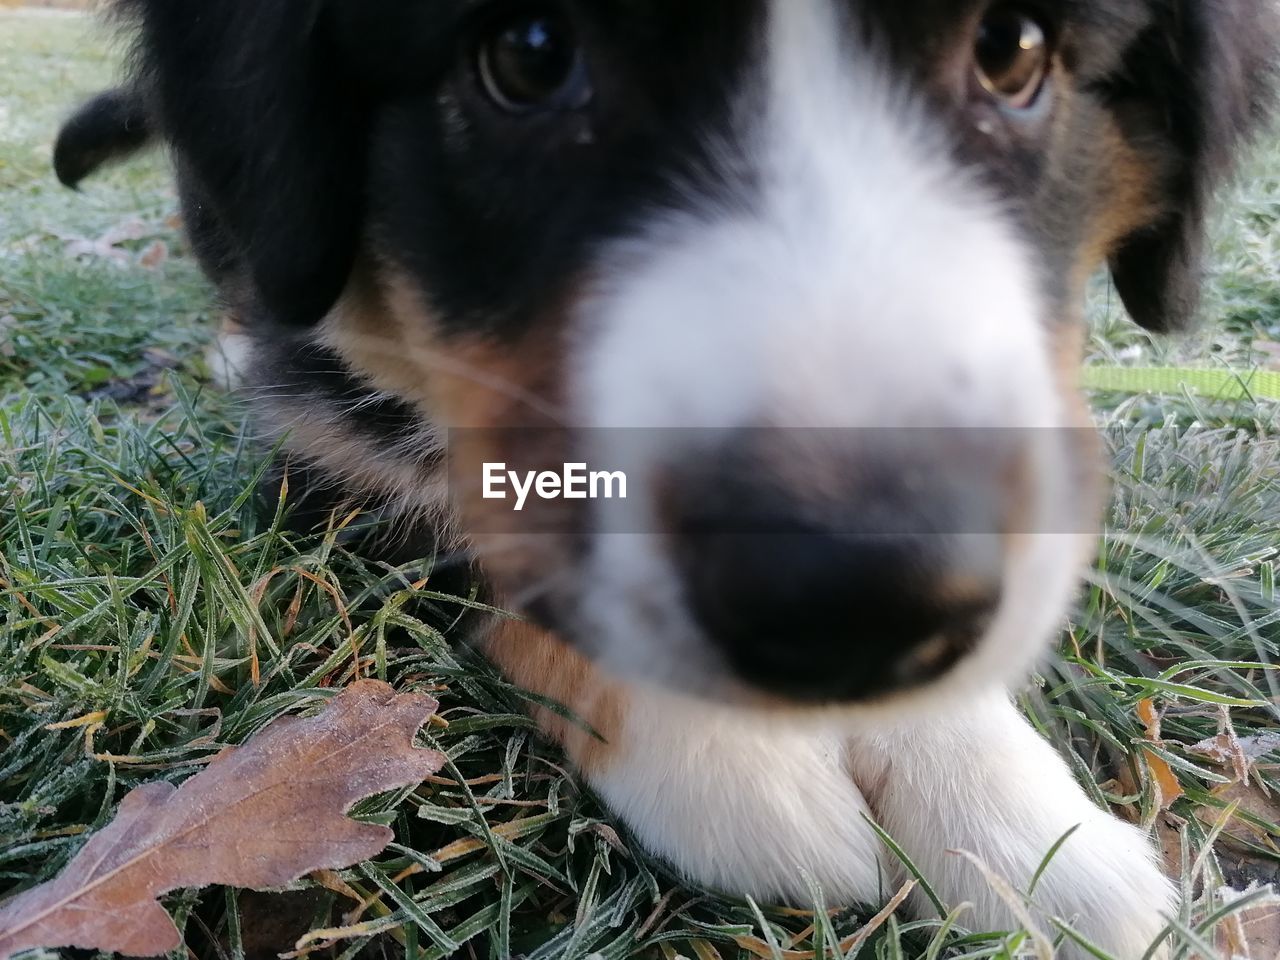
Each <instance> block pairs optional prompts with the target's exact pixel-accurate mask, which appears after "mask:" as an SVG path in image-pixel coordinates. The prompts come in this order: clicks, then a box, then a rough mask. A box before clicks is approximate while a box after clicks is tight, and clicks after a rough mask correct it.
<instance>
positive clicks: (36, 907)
mask: <svg viewBox="0 0 1280 960" xmlns="http://www.w3.org/2000/svg"><path fill="white" fill-rule="evenodd" d="M436 706H437V704H436V702H435V700H433V699H432V698H431V697H428V696H426V695H424V694H401V695H397V694H396V693H395V691H394V690H393V689H392V688H391V687H389V686H387V685H386V684H384V683H379V682H376V681H372V680H366V681H361V682H359V683H356V684H353V685H352V686H350V687H347V688H346V689H344V690H343V691H342V692H341V693H339V694H338V695H337V696H335V697H334V698H333V699H332V700H330V701H329V703H328V704H327V705H326V706H325V709H324V710H323V711H322V712H321V713H319V714H317V715H316V716H314V717H308V718H298V717H282V718H280V719H279V720H276V721H275V722H274V723H272V724H270V725H269V726H267V727H266V728H265V729H264V730H262V731H261V732H260V733H258V734H257V735H256V736H254V737H252V738H250V739H249V741H248V742H247V743H245V744H244V745H243V746H240V747H229V748H227V749H226V750H223V751H222V752H221V753H219V754H218V755H217V756H216V757H215V758H214V759H213V761H212V762H211V763H210V764H209V765H208V766H207V767H206V768H205V769H204V770H203V771H201V772H200V773H198V774H196V775H195V776H194V777H192V778H191V779H189V780H187V781H186V782H185V783H183V784H182V785H181V786H180V787H176V788H175V787H174V786H173V785H172V784H168V783H150V784H147V785H145V786H142V787H138V788H137V789H135V790H133V791H132V792H131V793H129V794H128V795H127V796H126V797H125V798H124V800H123V801H122V802H121V804H120V808H119V810H118V812H117V813H116V816H115V818H114V819H113V820H112V821H111V822H110V823H109V824H108V825H107V826H106V827H104V828H103V829H102V830H100V831H99V832H98V833H97V834H95V835H94V836H93V837H91V838H90V839H89V841H88V842H87V843H86V844H85V845H84V847H83V848H82V849H81V850H80V852H79V853H78V854H76V856H75V857H74V858H73V859H72V860H71V862H70V863H68V864H67V866H66V868H65V869H63V871H62V872H61V873H60V874H59V875H58V876H57V877H55V878H54V879H52V880H50V881H48V882H47V883H43V884H41V885H40V886H38V887H34V888H32V889H30V890H28V891H26V892H25V893H20V894H18V895H17V896H16V897H14V898H12V899H10V900H9V901H7V902H6V903H4V904H0V958H7V957H9V956H11V955H13V954H14V953H16V952H18V951H20V950H26V949H29V948H32V947H82V948H84V949H90V950H104V951H109V952H114V953H121V954H127V955H130V956H155V955H158V954H163V953H168V952H169V951H171V950H175V949H177V948H179V947H181V946H182V939H181V936H180V935H179V933H178V929H177V928H176V927H175V926H174V925H173V921H172V920H170V919H169V915H168V914H167V913H166V912H165V910H164V908H163V907H161V906H160V904H159V903H158V902H157V898H158V897H160V896H163V895H164V894H165V893H168V892H170V891H172V890H178V889H187V888H193V887H203V886H207V885H210V884H220V885H224V886H234V887H248V888H253V889H269V888H273V887H280V886H284V885H285V884H287V883H291V882H293V881H294V880H297V879H298V878H299V877H302V876H305V875H306V874H308V873H311V872H312V871H315V870H323V869H329V870H337V869H341V868H343V867H348V866H351V865H352V864H355V863H359V862H360V861H362V860H366V859H368V858H370V857H372V856H375V855H376V854H378V853H380V852H381V851H382V850H383V849H384V848H385V847H386V845H387V844H388V843H390V842H391V840H392V837H393V834H392V831H391V829H390V828H389V827H384V826H380V825H377V824H368V823H359V822H357V821H355V820H352V819H350V818H348V817H347V816H346V813H347V811H348V810H350V809H351V807H352V806H353V805H354V804H355V803H356V801H358V800H361V799H363V798H365V797H369V796H372V795H373V794H376V793H382V792H384V791H387V790H393V789H397V788H400V787H408V786H413V785H414V784H417V783H419V782H420V781H422V780H423V779H424V778H426V777H427V776H430V775H431V774H432V773H434V772H435V771H436V770H438V769H439V768H440V766H441V765H442V763H443V757H441V755H440V754H439V753H437V752H435V751H433V750H424V749H418V748H416V747H414V745H413V738H414V735H415V734H416V733H417V731H418V729H419V728H420V727H421V726H422V725H423V724H424V723H425V722H426V721H427V720H428V718H429V717H430V716H431V715H432V713H434V712H435V709H436Z"/></svg>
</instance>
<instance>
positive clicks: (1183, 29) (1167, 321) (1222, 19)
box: [1104, 0, 1280, 331]
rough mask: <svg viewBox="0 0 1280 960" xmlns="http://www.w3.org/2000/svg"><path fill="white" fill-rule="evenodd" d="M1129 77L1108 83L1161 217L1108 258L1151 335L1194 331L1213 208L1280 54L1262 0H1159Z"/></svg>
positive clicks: (1270, 8)
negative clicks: (1145, 165) (1153, 176)
mask: <svg viewBox="0 0 1280 960" xmlns="http://www.w3.org/2000/svg"><path fill="white" fill-rule="evenodd" d="M1154 7H1155V9H1156V16H1155V20H1154V21H1153V23H1152V24H1151V26H1150V27H1149V28H1148V29H1147V30H1146V31H1145V32H1144V33H1143V35H1142V36H1141V38H1140V39H1139V41H1138V42H1137V43H1136V44H1135V45H1134V47H1133V50H1132V51H1131V53H1130V55H1129V58H1128V61H1127V70H1126V72H1125V73H1124V75H1123V76H1120V77H1118V78H1116V79H1114V80H1113V81H1111V82H1109V83H1108V84H1107V85H1106V86H1105V88H1104V89H1105V91H1106V95H1107V97H1108V99H1109V101H1110V104H1111V106H1112V108H1113V109H1114V110H1115V111H1116V113H1117V114H1118V115H1119V116H1120V117H1121V119H1122V121H1123V123H1124V124H1125V125H1126V127H1127V132H1128V134H1129V136H1130V138H1131V139H1132V141H1133V142H1134V143H1135V144H1136V145H1137V146H1138V147H1139V149H1140V152H1141V153H1142V154H1143V155H1144V156H1145V157H1146V158H1147V160H1148V162H1149V163H1150V164H1151V165H1152V167H1153V169H1156V170H1158V171H1160V183H1161V194H1162V197H1163V199H1164V204H1165V212H1164V216H1163V217H1162V218H1161V219H1160V220H1159V221H1157V222H1156V223H1154V224H1152V225H1151V226H1149V227H1148V228H1146V229H1144V230H1141V231H1139V232H1138V233H1136V234H1134V235H1133V236H1131V237H1130V238H1129V239H1128V241H1127V242H1126V243H1125V244H1124V245H1123V246H1122V247H1121V248H1120V249H1119V250H1118V251H1117V252H1116V253H1115V254H1114V255H1113V257H1112V259H1111V269H1112V274H1113V276H1114V278H1115V284H1116V289H1117V290H1118V291H1119V293H1120V296H1121V298H1122V299H1123V300H1124V304H1125V306H1126V307H1127V308H1128V310H1129V313H1130V314H1131V315H1132V316H1133V318H1134V319H1135V320H1137V321H1138V322H1139V323H1141V324H1142V325H1143V326H1145V327H1147V328H1149V329H1152V330H1161V331H1167V330H1177V329H1181V328H1185V327H1187V326H1189V325H1190V324H1191V323H1192V322H1193V320H1194V318H1195V314H1196V309H1197V307H1198V304H1199V299H1200V288H1201V285H1202V280H1203V274H1204V247H1205V216H1206V211H1207V207H1208V202H1209V200H1210V199H1211V198H1212V195H1213V193H1214V191H1215V190H1216V189H1217V188H1218V187H1219V186H1220V184H1221V182H1222V180H1223V178H1224V175H1225V174H1226V173H1227V172H1228V170H1229V169H1230V166H1231V161H1232V158H1233V157H1234V156H1235V154H1236V152H1237V149H1238V148H1239V146H1240V144H1241V142H1242V141H1243V140H1244V139H1246V137H1247V136H1248V134H1250V133H1251V132H1252V131H1254V130H1255V129H1256V128H1257V126H1258V125H1259V123H1260V121H1261V120H1262V119H1263V117H1264V114H1265V112H1266V109H1267V108H1268V107H1269V106H1270V100H1271V96H1270V91H1271V81H1272V80H1273V79H1274V78H1273V76H1272V74H1273V72H1274V70H1275V67H1276V63H1277V57H1280V48H1278V47H1277V44H1276V34H1275V31H1274V23H1275V13H1276V11H1275V6H1274V4H1270V3H1268V2H1266V0H1162V2H1160V3H1158V4H1155V5H1154Z"/></svg>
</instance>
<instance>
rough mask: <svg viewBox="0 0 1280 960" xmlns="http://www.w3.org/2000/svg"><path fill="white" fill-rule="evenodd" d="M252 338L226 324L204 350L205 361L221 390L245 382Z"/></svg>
mask: <svg viewBox="0 0 1280 960" xmlns="http://www.w3.org/2000/svg"><path fill="white" fill-rule="evenodd" d="M253 352H254V350H253V338H252V337H250V336H249V335H248V334H246V333H241V332H239V330H238V328H236V327H235V326H233V325H228V326H227V327H224V329H223V330H222V331H221V332H220V333H219V334H218V337H217V339H216V340H214V341H213V343H211V344H210V345H209V349H208V350H207V351H206V352H205V363H206V364H207V365H208V367H209V374H210V376H211V377H212V378H213V382H214V384H215V385H216V386H217V387H219V388H220V389H222V390H228V391H230V390H236V389H238V388H239V387H240V386H242V385H243V384H244V382H245V378H246V376H247V375H248V372H249V368H250V366H251V364H252V361H253Z"/></svg>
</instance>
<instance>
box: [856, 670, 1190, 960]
mask: <svg viewBox="0 0 1280 960" xmlns="http://www.w3.org/2000/svg"><path fill="white" fill-rule="evenodd" d="M855 756H857V757H859V760H858V763H859V766H860V767H861V766H866V765H874V764H878V765H883V766H884V767H887V769H888V772H887V774H885V776H884V780H883V783H884V786H883V790H882V791H877V792H876V793H875V795H874V796H873V797H872V798H871V799H872V803H873V806H874V807H875V809H876V813H877V815H878V817H879V818H880V823H881V825H882V826H884V827H885V829H886V830H888V832H889V833H890V835H892V836H893V837H894V838H895V839H896V840H897V841H898V842H899V843H900V844H901V845H902V846H903V847H904V848H905V850H906V851H907V853H908V854H909V855H910V857H911V858H912V860H913V862H914V863H915V864H916V866H917V867H918V868H919V869H920V870H921V872H922V873H923V874H924V875H925V876H926V877H927V878H928V879H929V880H930V882H931V883H932V884H933V885H934V887H935V888H936V889H937V892H938V894H939V895H940V896H941V898H942V899H943V900H944V901H945V902H947V903H949V904H951V905H953V906H954V905H959V904H961V903H966V902H967V903H971V904H973V908H974V909H973V911H972V912H971V913H970V914H969V915H968V917H967V918H966V919H965V921H964V922H965V925H966V926H969V927H976V928H979V929H982V930H984V931H985V930H989V929H994V930H1000V929H1009V928H1010V927H1016V921H1015V915H1014V913H1013V911H1012V910H1011V909H1010V908H1009V906H1008V905H1007V903H1006V900H1005V899H1004V898H1002V897H1001V895H1000V894H999V893H998V892H997V890H996V889H995V888H994V887H993V885H992V884H991V883H990V882H989V881H988V879H987V878H986V877H984V876H983V874H982V871H981V870H979V869H978V867H976V866H975V865H974V864H973V863H971V862H970V861H969V860H967V859H965V858H964V857H961V856H956V855H954V854H950V853H948V852H947V851H948V850H964V851H967V852H969V853H971V854H973V855H975V856H976V857H978V858H979V859H980V860H982V861H983V863H984V864H986V866H987V867H989V868H990V870H991V872H992V873H994V874H995V875H996V876H997V877H999V878H1001V879H1002V880H1004V881H1006V883H1007V884H1008V885H1009V886H1011V887H1012V888H1013V889H1014V890H1015V891H1019V892H1025V891H1027V890H1028V889H1029V887H1030V885H1031V883H1032V880H1033V878H1034V877H1035V874H1036V871H1037V870H1038V869H1039V867H1040V864H1041V863H1042V862H1043V861H1044V859H1045V857H1046V856H1047V855H1048V853H1049V851H1050V850H1051V849H1052V848H1053V846H1054V844H1055V843H1056V842H1057V841H1058V840H1060V839H1061V838H1062V837H1063V836H1064V835H1065V834H1066V833H1067V831H1068V830H1070V829H1071V828H1072V827H1078V829H1076V831H1075V832H1074V833H1073V834H1072V835H1071V836H1070V838H1069V839H1067V841H1066V842H1065V843H1064V844H1063V845H1062V847H1061V849H1059V850H1058V852H1057V854H1056V855H1055V856H1054V858H1053V860H1052V861H1051V862H1050V863H1049V865H1048V867H1047V869H1046V870H1045V872H1044V874H1043V876H1041V877H1040V879H1039V882H1038V884H1037V886H1036V889H1035V891H1034V902H1035V904H1036V907H1037V908H1036V909H1032V910H1031V911H1030V913H1031V916H1032V919H1033V920H1034V922H1035V923H1036V924H1037V926H1038V927H1039V928H1040V929H1041V931H1042V932H1044V933H1045V934H1046V935H1049V936H1050V937H1053V936H1056V934H1057V929H1056V927H1054V926H1053V924H1052V922H1051V920H1052V918H1054V917H1056V918H1059V919H1061V920H1063V921H1065V922H1067V923H1069V924H1070V925H1071V926H1072V927H1073V929H1075V930H1076V931H1077V932H1079V933H1080V934H1081V935H1083V936H1084V937H1086V938H1087V939H1088V940H1090V941H1092V942H1093V943H1095V944H1096V945H1097V946H1099V947H1101V948H1103V949H1104V950H1106V951H1107V952H1108V953H1109V954H1111V955H1113V956H1116V957H1118V958H1122V960H1138V958H1140V957H1142V956H1143V955H1144V954H1145V952H1146V951H1147V949H1148V948H1149V947H1150V946H1151V945H1152V943H1153V942H1154V941H1155V939H1156V937H1157V936H1158V935H1159V934H1160V932H1161V931H1162V930H1163V929H1164V927H1165V924H1166V923H1167V922H1168V918H1169V917H1170V916H1171V915H1172V914H1173V913H1174V912H1175V899H1174V889H1173V885H1172V884H1171V883H1170V882H1169V881H1168V880H1167V879H1165V877H1164V876H1163V874H1162V873H1161V871H1160V869H1159V866H1158V863H1157V857H1156V852H1155V849H1154V846H1153V845H1152V843H1151V842H1150V840H1149V839H1148V838H1147V837H1146V836H1145V835H1144V834H1143V833H1142V831H1140V830H1138V829H1137V828H1135V827H1133V826H1131V825H1129V824H1126V823H1124V822H1122V821H1120V820H1118V819H1116V818H1115V817H1113V816H1111V815H1110V814H1109V813H1107V812H1106V811H1104V810H1101V809H1099V808H1098V807H1097V806H1095V805H1094V804H1093V802H1092V801H1091V800H1090V799H1089V798H1088V796H1087V795H1086V794H1085V792H1084V790H1083V789H1082V788H1081V787H1080V785H1079V784H1078V783H1076V781H1075V780H1074V778H1073V777H1072V776H1071V773H1070V771H1069V770H1068V768H1067V766H1066V764H1065V763H1064V762H1063V761H1062V759H1061V758H1060V757H1059V756H1058V755H1057V753H1055V752H1054V750H1053V748H1052V747H1051V746H1050V745H1049V744H1048V743H1046V742H1045V741H1044V740H1043V739H1042V738H1041V737H1040V736H1039V734H1037V733H1036V732H1035V730H1034V729H1032V727H1031V726H1030V725H1029V724H1028V723H1027V722H1026V720H1025V719H1024V718H1023V717H1022V716H1021V715H1020V714H1019V713H1018V712H1017V710H1016V709H1014V707H1013V706H1012V704H1010V703H1009V702H1008V700H1007V699H1006V698H1005V697H1004V695H1003V694H1001V695H998V696H995V695H993V696H991V697H987V698H983V699H980V700H975V701H974V702H972V703H970V704H967V705H966V706H965V707H964V709H963V710H959V711H957V712H956V713H955V714H953V715H949V716H946V717H945V718H940V719H939V720H938V722H936V723H922V724H917V725H915V726H906V727H902V728H900V729H898V730H894V731H891V732H889V733H881V732H877V733H876V734H874V735H870V736H863V737H861V738H859V739H858V741H857V743H856V744H855ZM914 905H915V906H916V908H917V909H918V910H919V912H921V913H922V914H925V915H928V910H927V903H926V902H925V901H924V900H923V898H917V899H916V900H915V901H914ZM1061 955H1062V956H1064V957H1071V958H1073V960H1074V958H1082V957H1085V956H1087V954H1086V953H1085V952H1084V951H1083V950H1082V949H1076V948H1070V947H1064V949H1063V951H1062V953H1061Z"/></svg>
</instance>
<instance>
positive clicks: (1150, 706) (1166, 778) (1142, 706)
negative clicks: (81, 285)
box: [1138, 700, 1182, 810]
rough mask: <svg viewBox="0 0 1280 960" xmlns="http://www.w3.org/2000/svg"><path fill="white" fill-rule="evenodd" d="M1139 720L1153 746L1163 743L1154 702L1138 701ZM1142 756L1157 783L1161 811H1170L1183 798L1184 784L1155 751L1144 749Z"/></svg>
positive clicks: (1158, 714)
mask: <svg viewBox="0 0 1280 960" xmlns="http://www.w3.org/2000/svg"><path fill="white" fill-rule="evenodd" d="M1138 719H1139V720H1141V721H1142V725H1143V726H1144V727H1146V731H1147V739H1148V740H1150V741H1151V742H1152V743H1153V744H1159V743H1161V739H1160V712H1159V711H1158V710H1157V709H1156V704H1155V701H1154V700H1139V701H1138ZM1142 755H1143V758H1144V759H1145V760H1146V762H1147V769H1148V770H1150V771H1151V777H1152V779H1153V780H1154V781H1155V785H1156V790H1157V791H1158V793H1159V797H1158V799H1159V801H1160V803H1159V809H1160V810H1168V809H1169V808H1170V807H1171V806H1173V802H1174V801H1175V800H1177V799H1178V798H1179V797H1181V796H1182V784H1181V783H1179V782H1178V775H1177V774H1175V773H1174V772H1173V768H1172V767H1171V766H1169V764H1168V762H1167V761H1165V759H1164V758H1163V757H1161V756H1160V755H1159V754H1157V753H1156V752H1155V751H1154V750H1145V749H1144V750H1143V751H1142Z"/></svg>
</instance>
